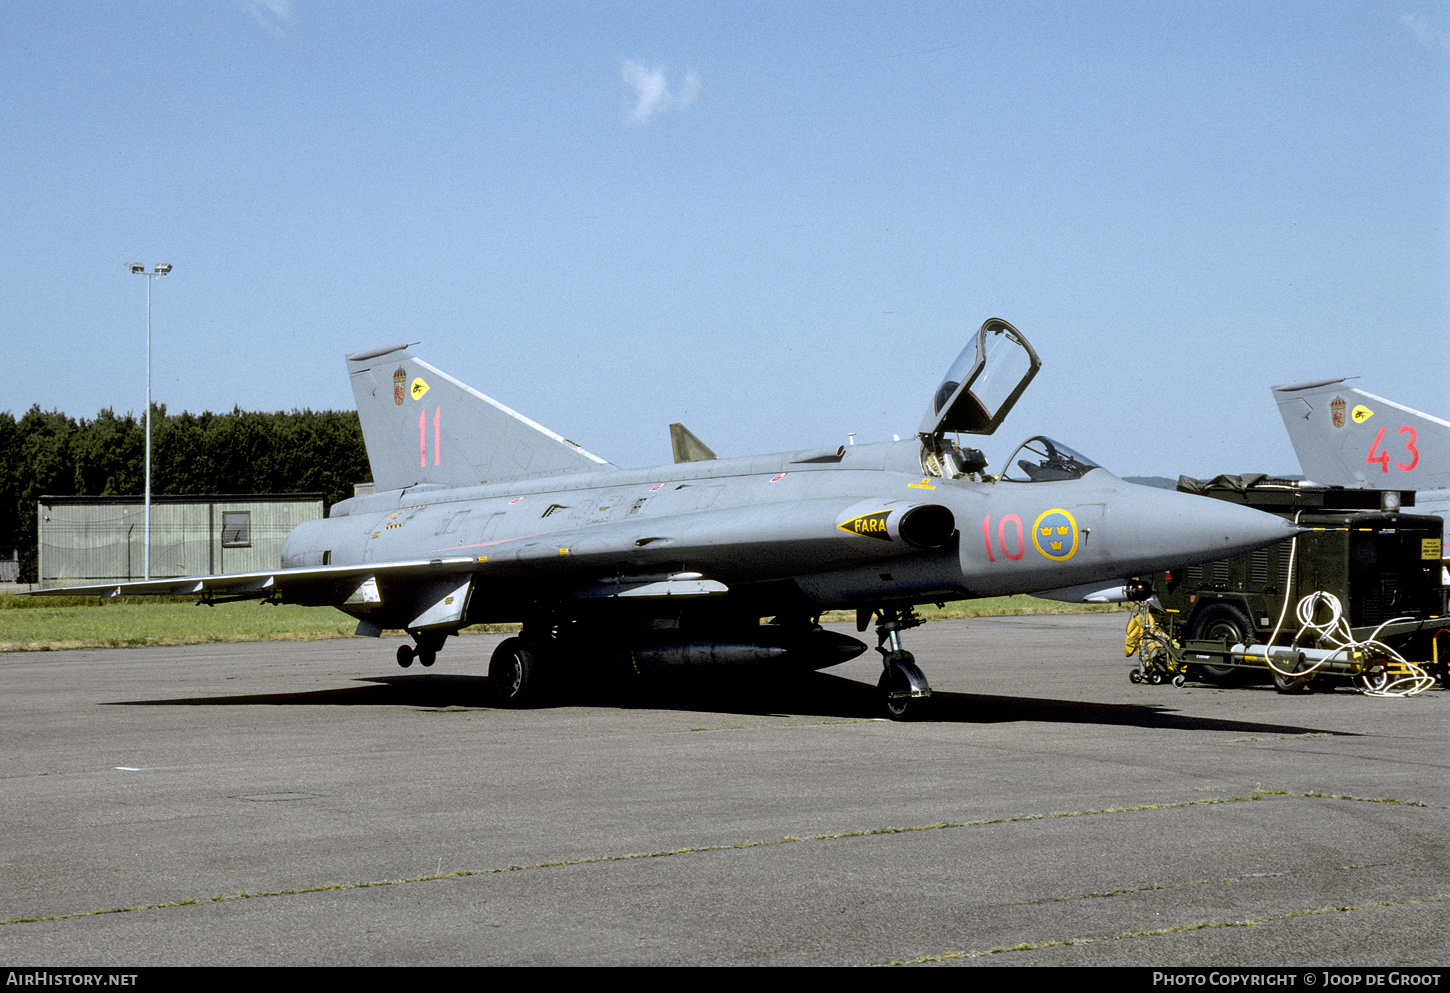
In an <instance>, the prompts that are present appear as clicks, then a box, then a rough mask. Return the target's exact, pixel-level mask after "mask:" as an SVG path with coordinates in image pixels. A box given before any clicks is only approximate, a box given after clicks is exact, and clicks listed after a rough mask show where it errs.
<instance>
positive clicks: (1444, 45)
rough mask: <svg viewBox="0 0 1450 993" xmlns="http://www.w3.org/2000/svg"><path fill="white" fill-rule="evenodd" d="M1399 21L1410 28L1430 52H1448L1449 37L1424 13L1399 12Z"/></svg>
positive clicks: (1423, 46)
mask: <svg viewBox="0 0 1450 993" xmlns="http://www.w3.org/2000/svg"><path fill="white" fill-rule="evenodd" d="M1400 23H1401V24H1403V25H1404V26H1405V27H1407V28H1409V29H1410V33H1411V34H1413V35H1414V36H1415V40H1416V41H1417V42H1419V43H1420V46H1421V47H1422V48H1425V49H1428V50H1429V51H1432V52H1450V38H1447V37H1446V36H1445V32H1444V31H1442V30H1440V28H1439V26H1438V25H1436V24H1433V23H1431V21H1430V19H1429V18H1428V17H1426V16H1425V15H1424V14H1401V15H1400Z"/></svg>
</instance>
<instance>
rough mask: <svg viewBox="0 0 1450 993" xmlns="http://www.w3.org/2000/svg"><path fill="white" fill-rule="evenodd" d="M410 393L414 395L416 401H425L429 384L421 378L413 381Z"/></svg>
mask: <svg viewBox="0 0 1450 993" xmlns="http://www.w3.org/2000/svg"><path fill="white" fill-rule="evenodd" d="M410 392H411V393H412V394H413V399H414V400H421V399H423V394H424V393H427V392H428V384H427V383H425V382H423V380H422V378H421V377H420V378H418V379H415V380H413V385H412V387H411V389H410Z"/></svg>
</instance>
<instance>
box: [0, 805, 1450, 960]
mask: <svg viewBox="0 0 1450 993" xmlns="http://www.w3.org/2000/svg"><path fill="white" fill-rule="evenodd" d="M1276 799H1315V800H1317V799H1327V800H1346V801H1351V802H1355V803H1388V804H1398V805H1402V806H1410V807H1429V806H1431V805H1430V804H1426V803H1420V802H1418V801H1412V800H1401V799H1397V798H1393V797H1357V796H1350V795H1347V794H1342V793H1321V792H1318V791H1310V792H1303V793H1295V792H1290V791H1288V790H1266V789H1263V788H1262V787H1260V788H1257V789H1254V790H1252V791H1250V792H1249V793H1247V794H1245V795H1243V796H1233V797H1207V798H1204V799H1198V800H1180V801H1177V802H1170V803H1142V804H1132V805H1129V806H1122V807H1099V808H1093V809H1088V810H1059V811H1051V812H1049V813H1040V814H1018V815H1015V816H1010V817H987V818H981V819H977V820H969V821H938V822H934V823H931V824H912V825H901V826H894V825H886V826H882V827H875V828H863V829H861V830H857V831H835V832H829V833H825V834H815V835H807V836H798V835H785V836H783V837H780V838H774V839H769V840H761V841H755V840H751V839H748V838H747V839H744V840H741V841H737V842H734V843H731V844H719V845H698V846H686V847H681V848H672V849H664V850H660V851H653V852H626V853H618V854H613V855H585V856H575V857H572V858H561V859H555V860H550V861H542V862H531V863H527V864H522V865H503V866H490V867H486V868H481V869H454V870H450V871H448V872H443V871H441V868H442V863H441V862H440V863H439V871H435V872H431V873H428V874H427V875H423V876H413V877H410V878H407V879H380V880H362V881H355V882H343V883H321V884H318V885H316V886H302V887H296V888H289V889H277V890H255V891H249V890H246V889H245V888H239V889H237V890H236V891H235V892H234V893H226V894H220V895H217V896H209V897H188V898H186V899H184V900H174V901H170V902H159V903H141V904H135V905H132V906H128V907H108V908H100V909H95V910H82V911H76V912H72V913H67V914H35V915H23V916H16V917H10V918H7V919H5V920H0V927H3V926H6V925H17V924H36V923H42V922H49V921H64V920H73V919H77V918H83V917H96V916H101V915H104V914H125V913H132V912H134V911H140V910H167V909H171V908H174V907H191V906H201V905H205V904H216V903H226V902H228V901H232V900H260V899H267V898H272V897H286V896H304V895H307V894H309V893H327V892H336V891H340V890H360V889H369V888H372V887H380V886H403V885H408V884H411V883H428V882H437V881H439V880H443V879H465V878H468V877H472V876H488V875H494V874H497V873H503V872H525V871H530V870H536V869H554V868H562V867H566V866H580V865H600V864H607V863H611V862H631V861H636V860H639V859H656V858H670V857H673V856H677V855H700V854H707V853H711V852H727V851H738V850H742V849H754V848H766V847H770V846H772V845H789V844H809V843H812V842H829V841H844V840H846V839H850V838H874V837H884V836H889V835H895V834H909V833H913V832H918V831H951V830H961V829H964V828H976V827H989V826H992V825H997V824H1021V823H1026V822H1030V821H1043V820H1051V819H1055V818H1060V817H1095V816H1099V815H1103V814H1128V813H1139V812H1143V811H1149V810H1177V809H1183V808H1186V807H1207V806H1216V805H1219V804H1229V803H1252V802H1263V801H1273V800H1276ZM1197 882H1208V881H1207V880H1200V881H1196V883H1197ZM1196 883H1184V884H1174V885H1195V884H1196ZM1153 888H1155V887H1154V886H1146V887H1142V889H1153ZM1121 892H1124V893H1125V892H1128V891H1127V890H1124V891H1121ZM1114 895H1121V893H1112V894H1083V897H1103V896H1114ZM1067 899H1078V898H1067ZM1433 899H1435V900H1441V899H1450V897H1437V898H1433ZM1043 902H1046V901H1043ZM1406 902H1410V903H1413V902H1425V901H1406ZM1391 905H1393V904H1366V905H1365V907H1370V906H1391ZM1336 909H1337V910H1357V909H1364V908H1363V907H1348V908H1329V910H1336ZM1329 910H1316V911H1304V912H1302V913H1301V914H1299V915H1297V916H1302V915H1303V914H1308V913H1326V912H1329ZM1264 919H1265V920H1274V919H1277V918H1264ZM1239 923H1242V922H1239ZM1228 926H1230V924H1229V923H1208V924H1202V925H1194V926H1193V927H1228ZM1234 926H1237V925H1234ZM1184 929H1189V928H1188V927H1187V926H1185V928H1184ZM1170 930H1174V929H1170ZM1157 933H1167V932H1159V931H1153V932H1142V933H1141V934H1131V935H1119V936H1117V937H1142V936H1146V935H1149V934H1157ZM1090 940H1092V941H1102V940H1106V939H1104V938H1093V939H1090ZM1073 943H1080V941H1079V939H1071V940H1068V941H1056V942H1049V943H1047V944H1042V945H1034V946H1032V947H1043V948H1046V947H1051V945H1052V944H1073ZM1014 950H1019V949H1018V948H1017V947H1015V946H1014V948H1011V949H993V950H988V951H984V952H971V953H955V952H953V953H948V954H949V955H951V956H953V957H963V956H966V955H977V954H995V953H996V952H998V951H1014ZM912 961H914V962H915V961H920V962H926V961H932V959H919V960H912ZM888 964H895V963H888ZM907 964H909V963H907Z"/></svg>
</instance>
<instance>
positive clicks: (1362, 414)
mask: <svg viewBox="0 0 1450 993" xmlns="http://www.w3.org/2000/svg"><path fill="white" fill-rule="evenodd" d="M1349 416H1350V417H1352V418H1354V423H1356V424H1363V423H1364V422H1365V421H1367V420H1369V419H1370V418H1371V417H1373V416H1374V411H1372V410H1370V409H1369V408H1368V407H1366V406H1365V405H1364V404H1362V403H1361V404H1357V405H1356V406H1355V408H1354V410H1352V411H1351V412H1350V414H1349Z"/></svg>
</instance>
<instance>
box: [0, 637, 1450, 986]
mask: <svg viewBox="0 0 1450 993" xmlns="http://www.w3.org/2000/svg"><path fill="white" fill-rule="evenodd" d="M1125 618H1126V615H1119V614H1088V615H1063V616H1051V617H1020V618H988V619H978V620H969V621H946V622H937V623H933V624H928V625H925V626H923V627H921V628H918V629H916V630H912V631H909V632H907V634H906V637H905V640H906V644H907V647H908V648H910V649H911V650H912V651H913V652H914V653H915V655H916V657H917V660H918V662H919V663H920V664H921V666H922V668H923V670H924V671H925V672H926V674H927V676H928V678H929V679H930V680H931V682H932V685H933V687H934V689H935V691H936V695H935V698H934V701H933V707H932V711H931V719H929V720H925V721H921V722H916V723H894V722H890V721H885V720H881V719H879V717H878V707H879V704H878V701H877V698H876V693H875V684H876V679H877V676H878V674H879V670H880V664H879V661H878V660H877V656H876V654H875V653H874V652H871V653H868V654H867V655H864V656H862V657H861V658H859V659H856V660H854V661H852V662H848V663H846V664H844V665H841V666H838V667H836V668H834V669H831V670H827V671H825V672H821V673H813V674H807V675H804V676H800V677H791V676H788V675H782V674H772V673H760V672H748V673H742V674H740V675H738V676H736V677H734V678H730V679H711V680H705V681H689V682H666V683H665V684H663V685H659V684H653V685H647V684H641V683H638V682H633V681H630V680H628V679H625V678H623V677H614V676H608V677H607V678H606V677H605V676H604V675H600V676H599V677H598V678H588V679H575V680H571V681H570V682H569V683H568V684H567V685H563V686H560V687H557V696H556V698H555V700H554V701H553V702H552V703H551V704H550V705H548V706H544V707H541V708H538V709H533V710H526V711H506V710H499V709H495V708H493V707H492V706H490V704H489V698H488V692H487V690H488V686H487V676H486V673H487V664H488V657H489V654H490V652H491V651H492V649H493V647H494V645H495V644H497V642H498V640H499V637H498V636H489V635H477V636H465V637H463V638H458V639H453V640H451V641H450V642H449V644H448V645H447V646H446V647H445V649H444V650H443V651H442V652H441V653H440V654H439V661H438V664H437V665H436V666H435V667H434V668H433V669H431V670H423V669H420V668H419V667H418V666H414V667H413V668H411V669H408V670H402V669H399V668H398V667H397V665H396V664H395V663H394V661H393V653H394V649H395V648H396V646H397V642H396V641H391V640H386V639H385V640H382V641H377V640H369V639H344V640H337V641H323V642H267V643H252V644H217V645H205V646H199V647H183V648H149V649H118V650H105V651H67V652H35V653H16V654H9V655H4V656H0V674H3V679H4V687H5V690H4V695H3V697H0V742H3V754H4V755H5V756H7V761H6V768H5V770H4V776H3V778H0V791H3V799H0V838H3V849H0V964H6V965H15V966H21V965H25V966H70V967H79V966H99V967H119V966H158V965H179V966H190V965H805V966H849V965H889V964H897V963H902V964H935V963H943V964H949V965H966V966H980V965H988V966H1003V965H1020V966H1035V965H1049V964H1050V965H1133V966H1150V967H1153V968H1161V967H1171V966H1191V965H1200V966H1227V965H1236V966H1326V967H1327V966H1395V967H1414V966H1420V967H1424V966H1442V967H1443V966H1446V965H1447V964H1450V951H1447V940H1446V934H1447V932H1450V926H1447V925H1450V849H1447V841H1450V816H1447V810H1450V776H1447V769H1450V748H1447V737H1450V721H1447V713H1450V709H1447V708H1450V693H1446V692H1445V691H1443V690H1433V691H1430V692H1428V693H1425V694H1423V695H1421V696H1418V697H1415V698H1411V699H1390V700H1385V699H1375V698H1370V697H1365V696H1361V695H1359V694H1356V693H1352V692H1348V691H1345V690H1339V691H1336V692H1330V693H1312V694H1309V695H1305V696H1282V695H1279V694H1277V693H1275V692H1274V691H1273V690H1272V689H1271V688H1268V687H1249V688H1241V689H1216V688H1210V687H1204V686H1195V685H1192V684H1190V685H1189V686H1188V687H1186V688H1183V689H1175V688H1173V687H1171V686H1149V685H1135V684H1132V683H1130V682H1129V681H1128V678H1127V672H1128V662H1127V661H1125V660H1124V658H1123V651H1122V638H1123V625H1124V621H1125ZM842 630H846V631H848V632H849V631H850V630H851V629H850V628H849V627H847V628H842ZM867 637H869V635H868V636H867Z"/></svg>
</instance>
